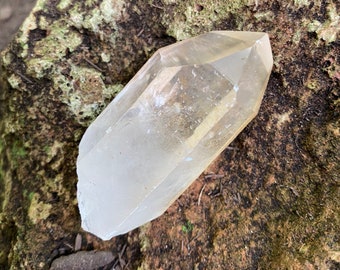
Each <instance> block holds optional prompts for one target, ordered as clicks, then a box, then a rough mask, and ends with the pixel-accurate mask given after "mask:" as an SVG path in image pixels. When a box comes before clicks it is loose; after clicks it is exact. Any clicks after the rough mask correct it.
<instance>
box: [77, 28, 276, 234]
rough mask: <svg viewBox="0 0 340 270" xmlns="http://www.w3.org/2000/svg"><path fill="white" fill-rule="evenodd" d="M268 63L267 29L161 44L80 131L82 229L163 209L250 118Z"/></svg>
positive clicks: (114, 227) (111, 228) (113, 227)
mask: <svg viewBox="0 0 340 270" xmlns="http://www.w3.org/2000/svg"><path fill="white" fill-rule="evenodd" d="M272 63H273V60H272V53H271V48H270V44H269V38H268V35H267V34H265V33H253V32H230V31H215V32H210V33H207V34H203V35H200V36H198V37H195V38H191V39H188V40H185V41H182V42H178V43H176V44H173V45H170V46H167V47H164V48H162V49H160V50H158V51H157V52H156V53H155V54H154V55H153V56H152V57H151V59H150V60H149V61H148V62H147V63H146V64H145V65H144V66H143V67H142V68H141V70H140V71H139V72H138V73H137V74H136V75H135V77H134V78H133V79H132V80H131V81H130V82H129V83H128V84H127V85H126V87H125V88H124V89H123V90H122V92H121V93H120V94H119V95H118V96H117V97H116V98H115V99H114V100H113V101H112V102H111V104H109V106H108V107H107V108H106V109H105V110H104V111H103V112H102V113H101V114H100V115H99V116H98V118H97V119H96V120H95V121H94V122H93V123H92V124H91V125H90V127H89V128H88V129H87V131H86V133H85V135H84V136H83V138H82V140H81V143H80V146H79V157H78V161H77V173H78V177H79V181H78V202H79V209H80V214H81V218H82V227H83V229H85V230H86V231H89V232H91V233H93V234H95V235H97V236H99V237H100V238H102V239H104V240H107V239H110V238H112V237H113V236H116V235H119V234H123V233H126V232H128V231H130V230H132V229H134V228H136V227H138V226H140V225H142V224H144V223H146V222H148V221H150V220H152V219H154V218H156V217H158V216H159V215H161V214H162V213H163V212H164V211H165V210H166V209H167V208H168V207H169V206H170V204H171V203H172V202H174V201H175V200H176V199H177V198H178V197H179V196H180V195H181V193H182V192H183V191H184V190H185V189H186V188H187V187H188V186H189V185H190V184H191V183H192V182H193V181H194V180H195V179H196V178H197V177H198V176H199V175H200V174H201V173H202V172H203V171H204V169H205V168H206V167H207V166H208V165H209V164H210V163H211V162H212V161H213V160H214V159H215V158H216V157H217V156H218V155H219V154H220V153H221V151H223V149H224V148H225V147H226V146H227V145H228V144H229V143H230V142H231V141H232V140H233V139H234V138H235V137H236V136H237V135H238V134H239V133H240V132H241V130H242V129H243V128H244V127H245V126H246V125H247V124H248V123H249V122H250V121H251V119H252V118H254V117H255V115H256V114H257V112H258V109H259V107H260V103H261V100H262V97H263V93H264V90H265V88H266V85H267V82H268V78H269V75H270V72H271V68H272Z"/></svg>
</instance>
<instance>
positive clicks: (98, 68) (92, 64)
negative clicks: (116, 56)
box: [84, 57, 103, 72]
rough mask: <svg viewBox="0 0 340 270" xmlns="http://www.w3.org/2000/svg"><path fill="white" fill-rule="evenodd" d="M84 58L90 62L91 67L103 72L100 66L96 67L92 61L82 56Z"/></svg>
mask: <svg viewBox="0 0 340 270" xmlns="http://www.w3.org/2000/svg"><path fill="white" fill-rule="evenodd" d="M84 60H85V61H86V62H87V63H88V64H90V65H91V66H92V67H94V68H95V69H97V70H98V71H100V72H103V70H102V69H101V68H100V67H98V66H97V65H96V64H94V63H92V62H91V61H90V60H89V59H87V58H86V57H84Z"/></svg>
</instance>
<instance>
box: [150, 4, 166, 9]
mask: <svg viewBox="0 0 340 270" xmlns="http://www.w3.org/2000/svg"><path fill="white" fill-rule="evenodd" d="M151 6H153V7H155V8H158V9H161V10H164V7H160V6H157V5H155V4H151Z"/></svg>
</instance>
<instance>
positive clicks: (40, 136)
mask: <svg viewBox="0 0 340 270" xmlns="http://www.w3.org/2000/svg"><path fill="white" fill-rule="evenodd" d="M339 11H340V3H339V1H335V0H327V1H320V0H317V1H304V0H290V1H268V0H264V1H248V0H247V1H246V0H239V1H220V0H207V1H189V0H188V1H176V0H162V1H160V0H154V1H152V0H150V1H141V0H134V1H124V0H119V1H109V0H103V1H98V0H87V1H74V0H61V1H55V0H39V1H38V3H37V5H36V7H35V9H34V10H33V12H32V13H31V15H30V16H29V18H28V19H27V20H26V21H25V23H24V25H23V27H22V28H21V30H20V31H19V33H18V36H17V38H16V39H15V40H14V41H13V42H12V43H11V44H10V45H9V46H8V47H7V48H6V49H5V50H3V51H2V52H1V55H0V66H1V72H0V89H1V91H0V203H1V209H0V232H1V233H0V266H1V267H0V268H4V269H8V268H12V269H48V268H49V267H50V264H51V262H52V261H53V260H54V259H55V258H57V257H60V256H61V255H66V254H70V253H72V252H74V241H75V238H76V235H77V234H78V233H80V234H81V235H82V236H83V240H82V242H81V245H80V248H81V250H109V251H111V252H112V253H113V254H118V255H119V257H120V262H121V265H125V268H128V269H129V268H130V269H137V268H138V267H139V269H226V267H227V269H228V268H229V269H287V268H291V269H320V268H321V269H322V268H323V269H338V268H339V267H340V253H339V249H340V246H339V236H338V232H339V231H340V217H339V207H340V205H339V203H340V192H339V175H340V167H339V166H340V165H339V164H340V162H339V161H340V160H339V159H340V157H339V153H340V149H339V148H340V136H339V135H340V128H339V127H340V123H339V115H340V109H339V104H340V103H339V89H340V68H339V55H340V45H339V31H340V29H339V25H340V24H339V15H338V14H339ZM213 29H215V30H220V29H226V30H246V31H250V30H254V31H265V32H268V33H269V35H270V37H271V42H272V47H273V54H274V70H273V73H272V76H271V78H270V81H269V86H268V89H267V92H266V95H265V98H264V101H263V104H262V106H261V109H260V113H259V115H258V116H257V117H256V119H255V120H254V121H253V122H252V123H251V124H250V125H249V126H248V127H247V128H246V129H245V130H244V131H243V132H242V133H241V134H240V136H239V137H238V138H237V139H236V140H235V141H234V142H233V143H232V144H231V145H230V147H228V148H227V149H226V150H225V151H224V153H223V154H222V155H221V156H220V157H219V158H218V159H217V160H216V161H215V162H214V164H212V165H211V166H210V168H209V169H207V170H206V172H205V173H204V174H203V175H202V176H201V177H200V178H199V179H198V180H197V181H196V182H195V183H194V184H193V185H192V186H191V187H190V188H189V190H187V191H186V192H185V193H184V194H183V195H182V196H181V197H180V198H179V199H178V200H177V201H176V202H175V203H174V204H173V205H172V207H170V209H169V210H168V211H167V212H166V213H165V214H164V215H163V216H161V217H160V218H158V219H157V220H155V221H153V222H151V223H150V224H148V225H146V226H144V227H142V228H140V229H137V230H134V231H132V232H130V233H128V234H127V235H124V236H121V237H116V238H114V239H112V240H111V241H107V242H102V241H99V240H98V239H97V238H95V237H93V236H91V235H89V234H86V233H85V232H83V231H81V229H80V219H79V213H78V210H77V202H76V189H75V187H76V182H77V178H76V174H75V160H76V156H77V145H78V143H79V140H80V137H81V135H82V134H83V132H84V130H85V128H86V127H87V126H88V125H89V123H90V122H91V121H92V120H93V119H94V118H95V117H96V115H97V114H98V113H99V112H100V111H101V110H102V109H103V108H104V107H105V105H106V104H107V103H108V102H109V101H110V100H111V99H112V98H113V97H114V95H115V93H117V91H119V90H120V89H121V88H122V86H123V85H124V84H126V82H127V81H128V80H129V79H130V78H131V77H132V76H133V74H134V73H135V72H136V71H137V70H138V69H139V67H140V66H141V65H142V63H144V62H145V60H146V59H147V58H149V57H150V56H151V54H152V53H153V52H154V51H155V50H156V49H157V48H159V47H162V46H164V45H167V44H170V43H173V42H175V41H176V40H180V39H183V38H186V37H190V36H195V35H197V34H199V33H203V32H206V31H209V30H213ZM78 245H79V243H78Z"/></svg>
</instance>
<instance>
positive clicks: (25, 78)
mask: <svg viewBox="0 0 340 270" xmlns="http://www.w3.org/2000/svg"><path fill="white" fill-rule="evenodd" d="M14 73H15V74H17V75H18V76H19V77H20V78H21V79H23V80H24V81H26V82H28V83H31V84H33V82H32V81H31V80H30V79H29V78H27V77H26V76H25V75H23V74H21V73H20V72H18V71H14Z"/></svg>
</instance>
